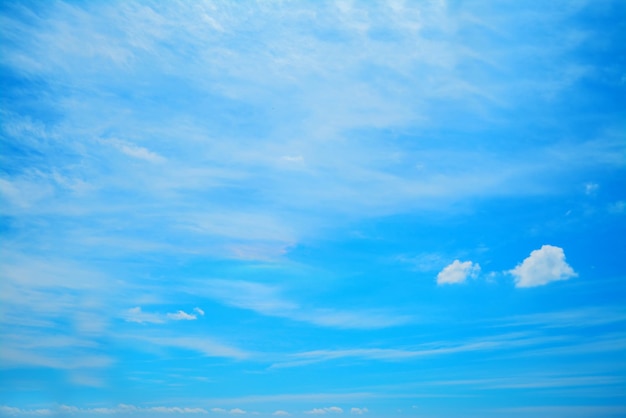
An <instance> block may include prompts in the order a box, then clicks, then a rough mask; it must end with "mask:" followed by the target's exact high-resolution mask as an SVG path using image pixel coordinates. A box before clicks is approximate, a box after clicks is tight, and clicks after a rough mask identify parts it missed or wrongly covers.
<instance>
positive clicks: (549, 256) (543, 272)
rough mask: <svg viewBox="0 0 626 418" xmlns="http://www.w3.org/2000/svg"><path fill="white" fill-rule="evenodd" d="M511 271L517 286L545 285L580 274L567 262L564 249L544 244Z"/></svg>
mask: <svg viewBox="0 0 626 418" xmlns="http://www.w3.org/2000/svg"><path fill="white" fill-rule="evenodd" d="M509 273H510V274H512V275H513V277H515V287H534V286H543V285H545V284H548V283H550V282H553V281H556V280H567V279H570V278H572V277H576V276H578V274H577V273H576V272H575V271H574V269H572V267H571V266H570V265H569V264H567V263H566V262H565V253H564V252H563V249H562V248H559V247H555V246H552V245H544V246H542V247H541V248H540V249H538V250H534V251H533V252H531V253H530V256H528V257H527V258H526V259H525V260H524V261H523V262H522V263H521V264H518V265H517V267H515V268H514V269H513V270H510V271H509Z"/></svg>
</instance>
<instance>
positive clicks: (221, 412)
mask: <svg viewBox="0 0 626 418" xmlns="http://www.w3.org/2000/svg"><path fill="white" fill-rule="evenodd" d="M211 412H215V413H217V414H225V413H226V412H228V411H226V410H225V409H224V408H211Z"/></svg>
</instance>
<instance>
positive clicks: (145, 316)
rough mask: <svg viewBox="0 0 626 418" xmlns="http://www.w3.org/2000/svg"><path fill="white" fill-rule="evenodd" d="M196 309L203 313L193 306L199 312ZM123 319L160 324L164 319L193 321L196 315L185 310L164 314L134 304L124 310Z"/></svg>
mask: <svg viewBox="0 0 626 418" xmlns="http://www.w3.org/2000/svg"><path fill="white" fill-rule="evenodd" d="M196 309H199V311H200V312H202V313H201V314H200V315H204V311H202V309H200V308H195V309H194V312H197V313H199V312H198V311H197V310H196ZM123 317H124V319H125V320H126V321H127V322H137V323H139V324H144V323H146V324H162V323H164V322H166V320H171V321H194V320H196V319H198V317H197V316H196V315H194V314H189V313H187V312H185V311H182V310H179V311H176V312H169V313H166V314H165V315H163V314H160V313H154V312H144V311H143V310H142V309H141V307H139V306H136V307H134V308H131V309H128V310H126V312H124V314H123Z"/></svg>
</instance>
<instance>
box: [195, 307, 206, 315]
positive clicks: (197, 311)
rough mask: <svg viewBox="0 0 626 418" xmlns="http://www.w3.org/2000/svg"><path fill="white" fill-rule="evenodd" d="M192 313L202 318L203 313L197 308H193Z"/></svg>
mask: <svg viewBox="0 0 626 418" xmlns="http://www.w3.org/2000/svg"><path fill="white" fill-rule="evenodd" d="M193 311H194V312H195V313H197V314H198V315H200V316H204V311H203V310H202V309H200V308H198V307H195V308H193Z"/></svg>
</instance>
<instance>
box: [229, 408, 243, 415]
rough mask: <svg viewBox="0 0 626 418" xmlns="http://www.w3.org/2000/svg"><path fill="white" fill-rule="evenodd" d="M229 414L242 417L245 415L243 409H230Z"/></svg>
mask: <svg viewBox="0 0 626 418" xmlns="http://www.w3.org/2000/svg"><path fill="white" fill-rule="evenodd" d="M228 413H229V414H231V415H243V414H245V413H246V411H244V410H243V409H239V408H234V409H231V410H230V411H228Z"/></svg>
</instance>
